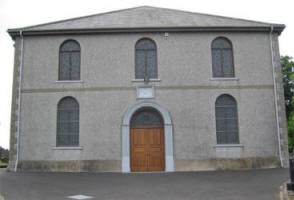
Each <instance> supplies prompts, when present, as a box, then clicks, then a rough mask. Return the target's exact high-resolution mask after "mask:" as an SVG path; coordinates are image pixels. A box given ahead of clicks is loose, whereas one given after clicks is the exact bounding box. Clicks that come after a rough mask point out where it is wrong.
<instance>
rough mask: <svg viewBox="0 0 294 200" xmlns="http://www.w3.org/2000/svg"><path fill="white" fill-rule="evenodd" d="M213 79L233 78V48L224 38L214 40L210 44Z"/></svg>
mask: <svg viewBox="0 0 294 200" xmlns="http://www.w3.org/2000/svg"><path fill="white" fill-rule="evenodd" d="M211 53H212V71H213V77H234V64H233V48H232V44H231V42H230V41H229V40H228V39H226V38H222V37H221V38H216V39H215V40H213V42H212V44H211Z"/></svg>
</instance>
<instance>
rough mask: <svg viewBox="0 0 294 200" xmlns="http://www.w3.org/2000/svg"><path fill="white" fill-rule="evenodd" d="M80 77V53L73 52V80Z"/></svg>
mask: <svg viewBox="0 0 294 200" xmlns="http://www.w3.org/2000/svg"><path fill="white" fill-rule="evenodd" d="M79 79H80V53H79V52H73V53H71V80H79Z"/></svg>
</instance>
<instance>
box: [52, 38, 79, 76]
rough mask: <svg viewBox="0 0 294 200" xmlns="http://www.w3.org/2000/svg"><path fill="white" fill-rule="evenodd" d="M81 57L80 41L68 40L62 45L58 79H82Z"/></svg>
mask: <svg viewBox="0 0 294 200" xmlns="http://www.w3.org/2000/svg"><path fill="white" fill-rule="evenodd" d="M80 57H81V49H80V45H79V43H78V42H76V41H74V40H68V41H65V42H64V43H63V44H62V45H61V46H60V49H59V76H58V80H80Z"/></svg>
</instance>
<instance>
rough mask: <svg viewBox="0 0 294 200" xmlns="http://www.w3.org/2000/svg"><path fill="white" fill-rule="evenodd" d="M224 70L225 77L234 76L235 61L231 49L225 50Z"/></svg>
mask: <svg viewBox="0 0 294 200" xmlns="http://www.w3.org/2000/svg"><path fill="white" fill-rule="evenodd" d="M222 53H223V70H224V77H233V76H234V71H233V63H232V51H231V50H223V51H222Z"/></svg>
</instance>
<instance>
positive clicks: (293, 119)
mask: <svg viewBox="0 0 294 200" xmlns="http://www.w3.org/2000/svg"><path fill="white" fill-rule="evenodd" d="M293 136H294V112H291V113H290V116H289V118H288V146H289V152H290V153H292V152H293V150H294V149H293V147H294V137H293Z"/></svg>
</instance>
